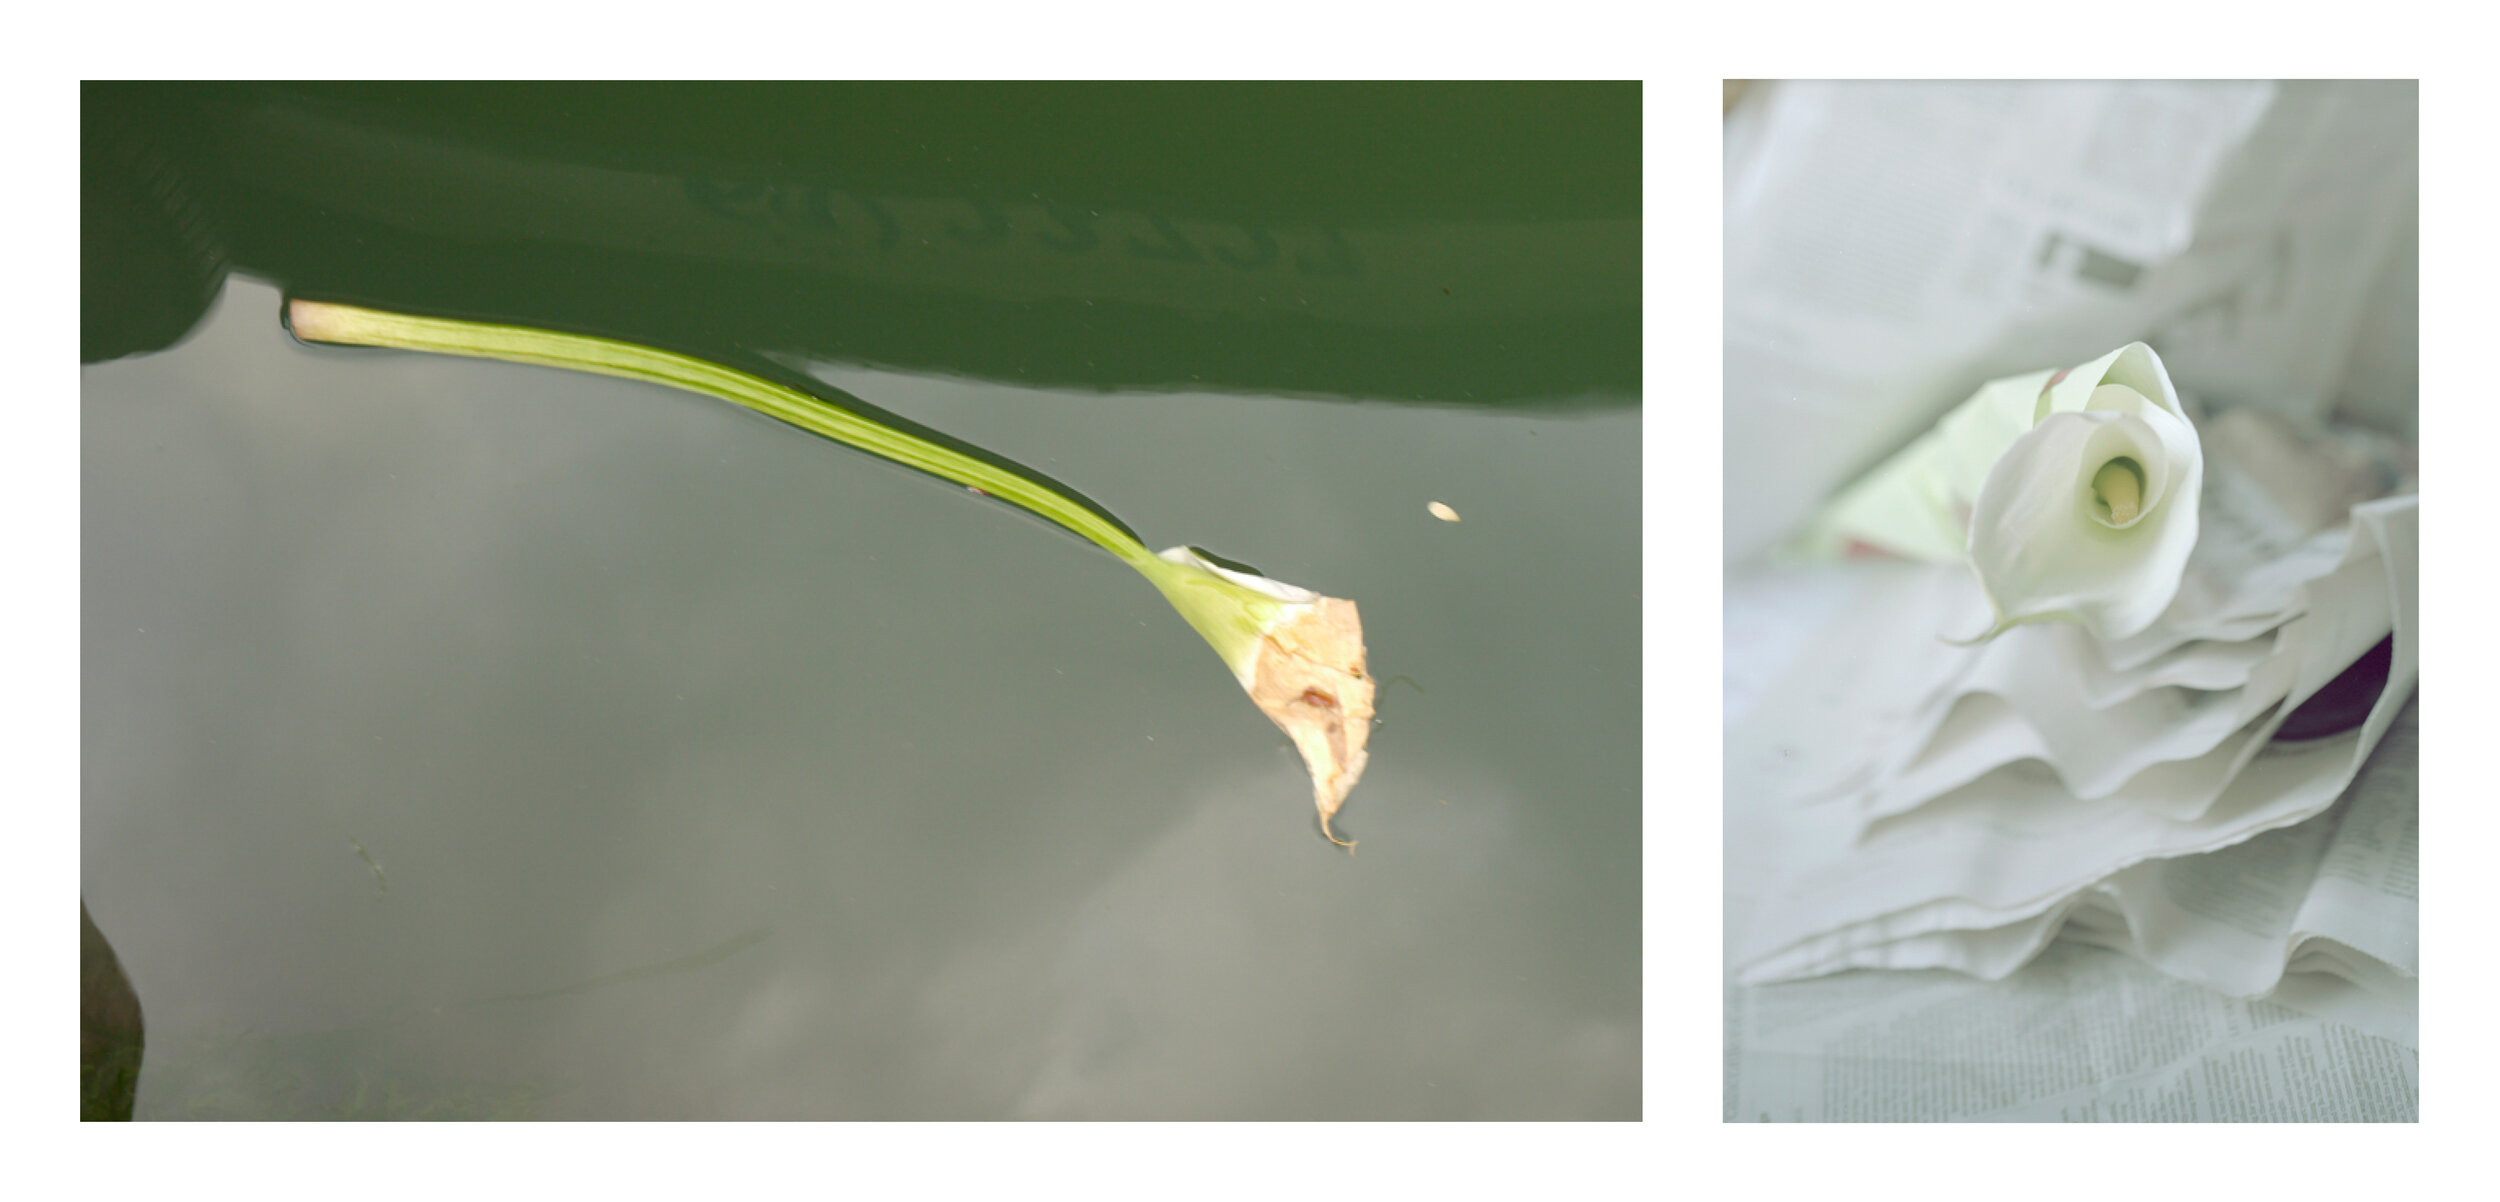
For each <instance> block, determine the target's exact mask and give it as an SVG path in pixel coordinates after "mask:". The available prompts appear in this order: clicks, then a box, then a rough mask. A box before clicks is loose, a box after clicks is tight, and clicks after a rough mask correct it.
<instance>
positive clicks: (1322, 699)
mask: <svg viewBox="0 0 2500 1202" xmlns="http://www.w3.org/2000/svg"><path fill="white" fill-rule="evenodd" d="M287 322H288V326H289V328H291V329H292V330H294V332H295V335H296V337H298V338H301V339H303V340H305V341H307V342H327V343H336V344H340V345H346V346H378V347H397V348H401V349H406V350H421V351H433V352H436V353H439V354H449V355H466V356H470V357H472V358H481V359H502V360H506V361H508V362H513V363H528V364H535V365H538V366H543V367H560V368H566V369H569V370H573V371H587V372H597V373H599V374H602V375H611V376H622V377H624V378H626V379H630V380H645V381H649V382H651V383H654V384H663V385H667V386H668V387H671V388H679V389H684V390H686V391H688V392H695V393H701V394H703V395H705V396H709V397H716V398H718V399H720V400H724V401H729V402H731V403H733V404H737V405H743V406H745V407H747V408H749V409H753V410H755V411H756V412H759V413H762V414H765V415H766V416H768V417H774V418H778V419H780V420H782V421H785V422H788V423H790V424H791V425H794V426H797V427H799V428H800V429H803V430H807V431H811V432H813V433H816V434H821V435H823V436H825V437H827V438H831V439H833V440H835V441H837V442H841V443H844V444H847V445H849V446H853V447H857V448H858V449H860V450H863V451H867V452H868V453H870V454H873V455H878V456H882V457H884V458H887V459H891V460H893V461H895V462H897V463H901V464H904V465H906V466H909V467H913V468H917V469H919V470H921V471H924V472H928V473H929V474H931V475H934V476H939V477H943V478H945V479H948V480H952V481H954V482H956V483H958V484H962V485H965V486H967V487H970V488H972V489H974V490H976V491H978V492H980V493H982V494H983V495H986V496H989V497H993V498H996V499H998V500H1001V501H1005V502H1007V503H1009V504H1011V505H1017V506H1021V507H1022V508H1024V509H1027V510H1030V511H1032V512H1033V513H1035V514H1038V515H1040V516H1041V517H1043V518H1045V519H1048V520H1049V521H1051V522H1054V523H1057V524H1058V525H1059V526H1061V527H1064V528H1065V529H1067V530H1069V531H1070V532H1072V533H1074V534H1076V535H1077V536H1078V537H1080V538H1083V539H1085V540H1087V541H1089V542H1091V543H1093V544H1094V545H1096V546H1099V547H1101V548H1102V549H1104V550H1106V551H1109V552H1111V553H1112V554H1113V555H1115V556H1118V557H1119V559H1120V561H1121V562H1122V563H1125V564H1127V565H1129V566H1130V567H1132V568H1135V569H1136V570H1137V572H1138V574H1140V575H1142V576H1144V577H1145V578H1146V579H1147V580H1149V581H1151V582H1153V584H1154V586H1155V587H1156V588H1157V589H1158V590H1160V591H1161V592H1162V593H1163V596H1164V599H1165V600H1168V601H1170V602H1171V603H1172V608H1174V609H1176V610H1178V611H1179V612H1180V615H1181V616H1182V617H1183V618H1185V619H1187V620H1188V622H1189V624H1190V626H1191V627H1192V628H1193V629H1195V630H1196V631H1197V632H1198V633H1199V635H1200V636H1201V637H1203V638H1205V639H1206V641H1207V645H1208V646H1209V647H1212V648H1214V649H1215V653H1216V654H1217V655H1218V656H1220V657H1222V659H1223V660H1224V666H1225V667H1227V668H1230V669H1231V670H1232V673H1233V678H1234V679H1235V680H1237V681H1239V682H1240V683H1241V687H1242V690H1243V691H1244V692H1247V693H1249V694H1250V700H1251V702H1252V703H1253V704H1255V705H1257V706H1258V707H1259V711H1260V712H1261V713H1264V714H1266V715H1267V716H1268V719H1269V720H1270V721H1272V722H1274V723H1275V724H1276V725H1277V727H1278V728H1279V729H1282V730H1283V731H1284V732H1285V735H1286V737H1288V738H1290V739H1292V740H1293V744H1294V747H1295V748H1296V749H1298V750H1299V751H1301V753H1302V762H1303V765H1304V766H1305V767H1307V768H1309V769H1310V772H1311V791H1312V797H1313V800H1314V801H1315V802H1316V803H1317V805H1318V807H1319V823H1320V833H1321V834H1324V835H1326V836H1328V839H1329V841H1330V842H1333V843H1336V844H1338V845H1339V846H1342V847H1349V848H1350V847H1352V846H1354V844H1353V842H1352V841H1350V840H1345V839H1339V838H1337V834H1336V832H1335V831H1334V830H1332V829H1330V827H1329V819H1330V818H1332V817H1334V816H1335V815H1336V813H1337V811H1338V809H1339V808H1341V807H1342V806H1344V804H1345V798H1346V794H1347V793H1348V792H1349V791H1351V790H1352V789H1353V788H1354V782H1355V781H1356V780H1358V779H1359V778H1361V776H1362V775H1363V765H1364V763H1365V761H1366V759H1367V758H1368V757H1367V756H1366V755H1365V753H1364V750H1363V743H1364V741H1365V739H1366V738H1368V737H1369V736H1370V734H1371V723H1372V698H1373V684H1372V679H1371V676H1370V674H1369V673H1368V672H1367V671H1366V670H1365V668H1364V663H1363V658H1364V657H1363V625H1362V621H1361V619H1360V618H1359V617H1358V616H1357V615H1356V610H1355V607H1354V603H1353V602H1352V601H1347V600H1344V599H1342V598H1337V597H1325V596H1321V595H1320V594H1318V593H1314V592H1312V591H1310V590H1308V589H1303V588H1297V587H1295V586H1293V585H1290V584H1286V583H1283V582H1282V581H1277V580H1270V579H1268V578H1267V577H1264V576H1259V575H1255V574H1253V573H1249V572H1240V571H1235V570H1233V569H1231V568H1227V567H1224V566H1222V565H1220V564H1217V563H1215V562H1214V561H1212V560H1210V559H1208V558H1207V557H1206V556H1205V555H1204V554H1202V553H1200V552H1199V551H1198V550H1197V549H1195V548H1192V547H1174V548H1172V549H1171V550H1168V551H1165V552H1163V553H1162V554H1160V555H1157V554H1155V553H1154V552H1151V551H1148V550H1147V549H1146V547H1145V545H1144V544H1143V543H1141V542H1139V541H1138V539H1137V536H1136V535H1135V534H1134V533H1132V532H1130V531H1129V529H1128V528H1127V527H1126V526H1123V525H1121V524H1120V523H1119V522H1117V521H1115V520H1113V519H1112V518H1111V517H1110V516H1109V515H1107V514H1105V513H1103V512H1101V511H1099V510H1097V509H1095V508H1093V507H1092V506H1090V505H1087V504H1085V503H1083V502H1082V501H1080V500H1078V499H1077V498H1074V497H1071V496H1068V495H1066V494H1063V493H1061V492H1060V491H1058V490H1057V489H1055V488H1053V487H1051V486H1050V485H1049V484H1047V483H1045V482H1043V481H1041V480H1037V479H1032V478H1029V477H1027V476H1024V475H1021V474H1019V473H1017V472H1014V471H1010V470H1008V469H1006V468H1004V467H1002V466H1000V465H998V464H995V463H991V462H989V461H987V460H983V459H978V458H974V457H972V456H969V455H966V454H964V453H963V452H961V451H958V450H955V449H953V448H950V447H946V446H942V445H940V444H938V443H935V442H932V441H930V440H928V439H925V438H922V437H920V436H919V435H917V434H914V433H912V432H911V431H909V430H904V429H900V428H898V427H896V426H892V425H888V424H886V423H884V422H880V421H878V420H876V419H875V418H873V417H871V416H869V415H868V414H866V413H863V412H857V411H854V410H852V409H848V408H844V407H842V406H839V405H835V404H833V403H831V402H829V401H827V400H825V399H824V398H822V397H818V396H813V395H810V394H808V393H804V392H801V391H799V390H797V389H795V388H791V387H789V386H788V385H785V384H779V383H775V382H773V381H771V380H767V379H764V378H762V377H760V376H755V375H751V374H749V373H747V372H743V371H739V370H737V369H736V368H732V367H726V366H723V365H721V364H717V363H711V362H708V361H705V360H702V359H697V358H694V357H693V356H690V355H681V354H677V353H675V352H671V351H664V350H659V349H657V348H653V347H646V346H638V345H635V344H633V343H629V342H618V341H615V340H612V339H606V338H593V337H589V336H586V335H581V334H565V333H559V332H556V331H553V330H534V329H528V328H524V327H520V326H501V325H486V324H481V323H478V322H468V321H455V320H452V319H448V318H435V317H414V316H409V315H405V314H398V313H384V312H380V311H378V310H373V309H363V308H357V307H355V306H351V305H338V304H328V303H322V302H316V301H308V300H294V301H291V302H289V304H288V308H287ZM377 871H378V870H377Z"/></svg>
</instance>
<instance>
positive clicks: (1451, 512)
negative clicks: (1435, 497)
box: [1424, 501, 1458, 522]
mask: <svg viewBox="0 0 2500 1202" xmlns="http://www.w3.org/2000/svg"><path fill="white" fill-rule="evenodd" d="M1424 510H1425V512H1427V513H1430V514H1431V515H1432V516H1434V517H1437V518H1439V519H1441V520H1442V521H1445V522H1455V521H1457V520H1458V511H1457V510H1455V509H1452V508H1450V507H1449V506H1447V505H1444V504H1442V503H1440V502H1439V501H1434V502H1432V503H1430V504H1428V505H1425V506H1424Z"/></svg>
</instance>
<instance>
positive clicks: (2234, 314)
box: [1723, 81, 2419, 560]
mask: <svg viewBox="0 0 2500 1202" xmlns="http://www.w3.org/2000/svg"><path fill="white" fill-rule="evenodd" d="M2416 124H2417V102H2416V93H2415V90H2414V87H2413V85H2412V84H2411V83H2409V82H2404V81H2394V82H2364V81H2328V82H2289V83H2266V82H2249V81H2240V82H2210V83H2165V82H2152V81H2131V82H2081V81H2073V82H2065V81H2060V82H2014V83H2003V82H1995V83H1979V82H1970V83H1952V82H1911V83H1879V82H1839V83H1816V82H1791V81H1782V82H1778V83H1773V84H1769V85H1765V86H1762V87H1758V88H1755V89H1752V90H1750V91H1749V92H1748V93H1747V95H1746V96H1745V97H1744V98H1743V99H1742V100H1741V102H1739V103H1738V104H1737V105H1736V107H1735V109H1734V110H1733V112H1731V114H1730V115H1729V118H1728V121H1727V126H1726V142H1725V146H1726V150H1725V161H1724V172H1725V185H1724V189H1725V190H1724V195H1723V203H1724V207H1725V213H1726V218H1725V255H1724V259H1723V262H1724V286H1725V297H1724V303H1723V313H1724V323H1725V331H1726V336H1725V352H1724V353H1725V365H1724V366H1725V378H1726V396H1725V413H1726V424H1725V434H1726V440H1727V442H1726V452H1725V454H1726V461H1725V471H1724V474H1725V478H1726V479H1727V481H1728V494H1727V506H1726V510H1725V514H1726V516H1725V528H1724V533H1725V547H1726V554H1727V556H1728V557H1729V558H1730V559H1732V560H1742V559H1748V558H1751V557H1753V556H1756V555H1758V554H1760V553H1762V552H1763V551H1765V550H1767V549H1768V548H1770V547H1771V546H1773V545H1774V544H1775V543H1777V542H1778V541H1780V540H1781V538H1782V537H1783V536H1785V535H1786V534H1787V533H1788V532H1790V531H1791V530H1793V529H1794V528H1795V527H1796V526H1797V524H1798V523H1799V522H1800V521H1801V520H1803V519H1804V518H1805V517H1806V516H1807V515H1809V514H1810V513H1812V512H1814V511H1815V509H1816V508H1817V507H1818V506H1819V505H1820V504H1821V503H1822V502H1823V501H1824V499H1825V498H1827V497H1829V496H1830V495H1831V494H1832V493H1833V492H1834V490H1836V489H1837V488H1839V487H1840V486H1841V485H1843V484H1844V483H1846V482H1848V481H1850V480H1852V479H1855V478H1856V477H1857V476H1859V475H1860V474H1861V473H1862V472H1863V471H1864V470H1865V469H1867V468H1868V467H1871V466H1873V465H1874V464H1875V463H1876V462H1878V461H1879V460H1881V459H1882V458H1884V457H1885V456H1886V455H1888V454H1889V453H1891V452H1892V451H1893V450H1895V449H1896V448H1898V447H1900V446H1902V445H1903V444H1905V443H1907V442H1908V441H1909V440H1910V439H1911V438H1912V437H1914V436H1915V435H1917V434H1919V433H1920V432H1921V431H1923V430H1925V429H1927V428H1928V426H1929V424H1930V423H1931V422H1932V421H1933V420H1934V419H1935V418H1936V417H1937V416H1939V414H1940V413H1941V412H1942V411H1943V409H1944V408H1946V407H1947V406H1949V405H1950V404H1951V403H1952V402H1953V401H1955V400H1957V399H1959V398H1961V397H1964V396H1967V395H1969V394H1970V392H1971V390H1972V389H1973V388H1975V387H1977V386H1978V385H1979V384H1981V383H1982V382H1984V381H1987V380H1990V379H1994V378H1997V377H2000V376H2007V375H2013V374H2017V373H2020V372H2024V371H2029V370H2033V369H2036V368H2038V367H2039V366H2041V365H2043V364H2057V363H2072V362H2077V361H2079V360H2080V359H2081V358H2082V357H2084V356H2087V355H2090V354H2093V353H2097V352H2098V351H2101V350H2104V349H2106V348H2109V347H2113V346H2119V345H2122V344H2124V343H2127V342H2130V341H2133V340H2136V339H2142V340H2144V341H2146V342H2149V343H2150V344H2152V346H2153V347H2154V348H2155V349H2156V350H2158V351H2159V352H2160V354H2161V356H2162V359H2163V361H2164V362H2165V363H2166V364H2168V365H2169V367H2170V370H2171V372H2172V374H2173V375H2174V377H2175V378H2176V379H2177V381H2178V384H2179V386H2180V388H2181V389H2182V390H2183V391H2187V392H2194V393H2198V394H2200V395H2202V396H2204V397H2205V398H2206V399H2207V400H2208V401H2209V402H2212V403H2215V404H2216V405H2217V406H2219V407H2225V408H2228V407H2248V408H2260V409H2266V410H2270V411H2274V412H2279V413H2283V414H2287V415H2293V416H2299V417H2305V418H2321V417H2324V416H2326V415H2328V414H2329V413H2330V412H2334V411H2337V410H2338V409H2339V408H2340V409H2342V410H2344V411H2348V412H2352V413H2357V414H2361V415H2365V416H2367V417H2369V418H2371V419H2373V420H2376V421H2378V422H2380V423H2381V424H2382V425H2391V426H2395V427H2401V428H2399V429H2398V430H2397V432H2398V433H2400V434H2404V435H2407V436H2409V435H2410V432H2411V431H2410V424H2411V421H2410V413H2411V409H2412V406H2413V400H2414V384H2415V380H2416V378H2417V377H2415V376H2414V375H2413V373H2412V364H2411V356H2410V349H2411V343H2412V337H2411V335H2412V320H2413V314H2414V312H2415V310H2414V308H2413V302H2412V301H2411V298H2410V293H2409V291H2408V290H2407V289H2406V287H2405V284H2406V282H2407V281H2408V280H2410V279H2411V278H2413V276H2412V269H2411V266H2410V265H2411V260H2412V257H2413V256H2414V255H2415V253H2416V246H2417V243H2418V235H2417V234H2416V233H2415V232H2414V228H2415V227H2414V225H2413V220H2412V210H2413V208H2414V207H2415V206H2416V203H2417V200H2418V196H2419V182H2418V166H2417V164H2418V157H2419V156H2418V152H2417V149H2416V134H2415V127H2416ZM1799 429H1808V430H1813V431H1815V433H1816V437H1814V438H1812V439H1798V438H1795V437H1793V432H1794V431H1796V430H1799Z"/></svg>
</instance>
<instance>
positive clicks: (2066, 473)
mask: <svg viewBox="0 0 2500 1202" xmlns="http://www.w3.org/2000/svg"><path fill="white" fill-rule="evenodd" d="M2163 399H2164V400H2169V398H2168V397H2166V396H2165V397H2164V398H2163ZM2172 403H2173V404H2175V403H2176V402H2175V401H2174V402H2172ZM2121 457H2124V458H2129V459H2133V460H2135V462H2136V464H2137V465H2138V466H2139V467H2140V468H2141V469H2142V470H2143V473H2144V495H2143V500H2142V509H2141V513H2140V514H2139V516H2138V517H2137V518H2136V519H2135V520H2134V521H2132V522H2128V523H2124V524H2113V523H2112V522H2111V521H2110V520H2109V519H2108V517H2107V516H2106V511H2105V510H2103V509H2102V508H2101V507H2100V506H2099V505H2098V504H2097V499H2096V494H2095V493H2094V490H2093V487H2092V478H2093V476H2094V474H2095V473H2097V472H2098V471H2099V470H2100V469H2101V467H2102V466H2103V465H2105V464H2107V463H2109V462H2110V461H2112V460H2113V459H2117V458H2121ZM2203 478H2204V457H2203V451H2202V449H2201V448H2200V447H2199V445H2198V443H2197V439H2196V431H2195V428H2194V427H2193V426H2191V425H2189V424H2188V422H2187V420H2186V419H2185V418H2184V417H2182V416H2180V415H2179V413H2178V412H2177V411H2176V410H2174V409H2172V408H2170V407H2168V406H2166V405H2164V404H2162V403H2161V402H2160V401H2155V400H2152V399H2149V398H2147V397H2145V396H2144V395H2143V394H2142V393H2140V392H2138V391H2136V390H2135V389H2133V388H2129V387H2125V386H2121V385H2103V386H2101V387H2098V388H2096V389H2094V390H2093V392H2092V394H2091V399H2090V401H2089V403H2088V404H2087V406H2086V407H2085V408H2084V409H2082V410H2080V411H2070V412H2062V413H2051V414H2049V415H2047V416H2046V417H2044V418H2042V419H2041V421H2040V423H2039V424H2038V425H2036V426H2033V427H2032V428H2031V430H2030V431H2029V432H2027V433H2025V434H2024V435H2023V436H2022V437H2021V438H2019V439H2017V440H2015V442H2014V445H2013V446H2011V447H2008V448H2006V451H2005V454H2004V455H2003V456H2001V457H2000V458H1999V459H1998V460H1997V462H1996V465H1995V466H1994V467H1992V468H1990V469H1989V472H1988V478H1987V480H1986V481H1985V482H1983V483H1982V484H1981V485H1980V489H1979V496H1978V498H1977V499H1976V501H1975V503H1974V504H1973V506H1972V511H1971V541H1970V552H1971V566H1972V568H1973V569H1975V570H1976V571H1977V572H1978V574H1979V579H1980V583H1981V584H1982V585H1983V586H1984V587H1985V588H1986V589H1987V592H1988V598H1989V601H1990V603H1991V604H1993V605H1994V606H1995V607H1996V611H1997V629H1998V630H2002V629H2004V628H2005V627H2007V626H2011V625H2014V624H2016V623H2018V622H2026V621H2039V620H2044V619H2051V618H2063V619H2073V620H2077V621H2080V622H2082V623H2083V624H2084V625H2085V626H2087V627H2089V628H2091V629H2092V630H2093V631H2094V632H2095V633H2096V634H2098V635H2099V636H2100V637H2103V638H2123V637H2125V636H2127V635H2131V634H2134V633H2136V632H2138V631H2141V630H2143V629H2144V628H2145V627H2147V626H2150V625H2151V624H2152V623H2153V622H2154V620H2155V619H2157V618H2159V617H2160V616H2161V612H2162V610H2163V609H2164V608H2165V607H2167V606H2168V605H2169V604H2170V599H2171V597H2172V596H2173V595H2174V594H2176V593H2177V592H2178V589H2179V576H2180V573H2181V571H2182V570H2183V569H2184V568H2185V567H2186V564H2187V555H2188V551H2189V550H2190V549H2192V548H2193V547H2194V546H2195V544H2196V527H2197V521H2196V517H2197V514H2196V510H2197V504H2198V501H2199V499H2200V497H2199V494H2200V493H2201V491H2202V484H2203ZM1991 633H1994V632H1991Z"/></svg>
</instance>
